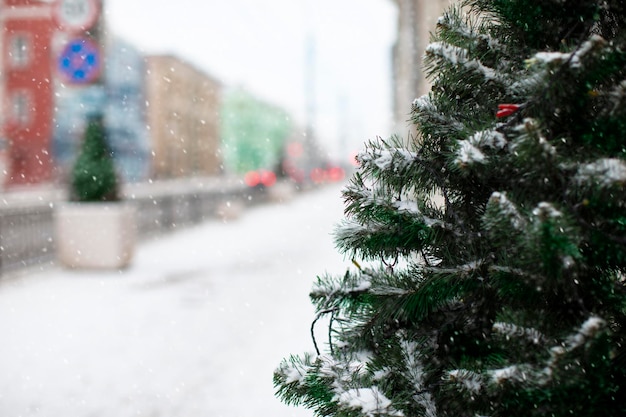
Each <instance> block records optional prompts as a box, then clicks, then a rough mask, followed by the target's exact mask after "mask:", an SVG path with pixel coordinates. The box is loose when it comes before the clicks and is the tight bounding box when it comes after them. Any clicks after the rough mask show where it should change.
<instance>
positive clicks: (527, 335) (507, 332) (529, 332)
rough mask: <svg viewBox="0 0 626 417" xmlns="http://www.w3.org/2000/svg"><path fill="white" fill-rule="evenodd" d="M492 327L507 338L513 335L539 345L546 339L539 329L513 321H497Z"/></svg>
mask: <svg viewBox="0 0 626 417" xmlns="http://www.w3.org/2000/svg"><path fill="white" fill-rule="evenodd" d="M492 328H493V331H494V332H496V333H498V334H501V335H503V336H504V337H506V338H507V340H508V339H510V338H513V337H515V338H520V337H521V338H524V339H526V340H528V341H529V342H531V343H532V344H534V345H537V344H539V342H540V341H542V340H543V339H544V336H543V334H542V333H541V332H540V331H539V330H537V329H532V328H527V327H522V326H518V325H516V324H513V323H504V322H496V323H494V324H493V327H492Z"/></svg>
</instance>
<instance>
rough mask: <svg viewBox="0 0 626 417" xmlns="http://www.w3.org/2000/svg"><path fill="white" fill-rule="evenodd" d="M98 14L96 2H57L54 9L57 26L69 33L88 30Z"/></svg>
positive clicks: (73, 0)
mask: <svg viewBox="0 0 626 417" xmlns="http://www.w3.org/2000/svg"><path fill="white" fill-rule="evenodd" d="M99 13H100V10H99V5H98V0H57V2H56V5H55V8H54V16H55V18H56V21H57V23H58V25H59V26H60V27H61V28H63V29H65V30H67V31H69V32H84V31H86V30H89V29H90V28H91V27H92V26H93V25H94V24H95V23H96V21H97V20H98V14H99Z"/></svg>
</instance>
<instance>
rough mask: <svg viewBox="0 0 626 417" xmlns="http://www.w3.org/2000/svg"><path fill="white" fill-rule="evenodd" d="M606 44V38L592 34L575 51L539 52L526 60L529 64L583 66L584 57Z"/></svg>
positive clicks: (573, 67)
mask: <svg viewBox="0 0 626 417" xmlns="http://www.w3.org/2000/svg"><path fill="white" fill-rule="evenodd" d="M604 45H606V41H605V40H604V38H602V37H601V36H599V35H592V36H591V38H589V40H587V41H586V42H584V43H583V44H582V45H581V46H580V47H579V48H578V49H576V50H575V51H573V52H569V53H568V52H538V53H536V54H535V55H534V56H533V58H531V59H529V60H527V61H526V62H527V64H529V65H532V64H534V63H537V62H539V63H543V64H547V65H554V66H560V65H564V64H568V65H569V67H570V68H572V69H575V68H581V67H582V60H583V58H585V57H586V56H587V55H588V54H589V53H592V52H594V51H596V50H597V49H598V48H601V47H602V46H604Z"/></svg>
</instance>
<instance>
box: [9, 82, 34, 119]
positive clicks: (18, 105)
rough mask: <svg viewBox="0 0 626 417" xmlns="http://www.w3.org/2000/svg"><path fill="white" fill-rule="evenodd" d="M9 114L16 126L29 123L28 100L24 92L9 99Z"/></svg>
mask: <svg viewBox="0 0 626 417" xmlns="http://www.w3.org/2000/svg"><path fill="white" fill-rule="evenodd" d="M11 114H12V118H13V122H14V123H15V124H16V125H18V126H22V127H23V126H27V125H28V124H29V123H30V119H31V114H30V98H29V97H28V93H26V92H25V91H21V92H17V93H15V94H13V96H12V97H11Z"/></svg>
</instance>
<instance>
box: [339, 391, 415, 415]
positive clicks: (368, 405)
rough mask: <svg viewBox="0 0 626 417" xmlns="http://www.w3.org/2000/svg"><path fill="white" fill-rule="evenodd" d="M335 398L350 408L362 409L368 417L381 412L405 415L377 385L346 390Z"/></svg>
mask: <svg viewBox="0 0 626 417" xmlns="http://www.w3.org/2000/svg"><path fill="white" fill-rule="evenodd" d="M335 400H336V401H338V402H339V403H341V404H342V405H344V406H347V407H349V408H356V409H360V410H361V412H362V413H363V414H364V415H366V416H368V417H374V416H377V415H379V414H386V415H391V416H402V415H404V413H402V411H399V410H395V409H394V408H393V407H392V405H391V401H390V400H389V398H387V397H385V395H384V394H383V393H382V392H380V390H379V389H378V387H376V386H374V387H371V388H358V389H357V388H355V389H351V390H348V391H344V392H342V393H341V394H339V395H338V396H337V397H336V398H335Z"/></svg>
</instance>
